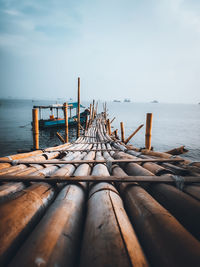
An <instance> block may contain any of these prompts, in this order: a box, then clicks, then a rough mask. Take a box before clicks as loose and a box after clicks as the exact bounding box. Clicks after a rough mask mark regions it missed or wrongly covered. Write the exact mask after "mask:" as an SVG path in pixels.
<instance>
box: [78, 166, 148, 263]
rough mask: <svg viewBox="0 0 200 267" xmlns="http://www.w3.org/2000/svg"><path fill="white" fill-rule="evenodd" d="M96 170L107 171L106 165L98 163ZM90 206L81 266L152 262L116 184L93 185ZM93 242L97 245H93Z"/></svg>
mask: <svg viewBox="0 0 200 267" xmlns="http://www.w3.org/2000/svg"><path fill="white" fill-rule="evenodd" d="M94 173H95V174H96V173H98V174H100V175H104V174H106V173H107V171H106V167H105V165H102V164H99V165H96V166H95V167H94V169H93V173H92V174H93V175H94ZM99 203H101V205H99ZM87 210H88V212H87V217H86V223H85V230H84V237H83V243H82V250H81V259H80V266H88V267H90V266H96V267H98V266H133V265H135V266H148V263H147V261H146V259H145V256H144V254H143V252H142V249H141V247H140V245H139V242H138V240H137V237H136V235H135V232H134V230H133V228H132V227H131V225H130V222H129V219H128V217H127V215H126V212H125V210H124V208H123V204H122V201H121V199H120V197H119V195H118V192H117V191H116V189H115V188H114V187H113V186H112V185H110V184H108V183H99V184H97V185H95V186H93V187H92V189H91V190H90V194H89V201H88V209H87ZM91 244H92V245H93V246H92V248H93V249H89V248H90V246H91ZM105 247H106V249H105ZM133 247H134V249H133ZM113 248H114V249H113Z"/></svg>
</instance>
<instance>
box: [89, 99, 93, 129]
mask: <svg viewBox="0 0 200 267" xmlns="http://www.w3.org/2000/svg"><path fill="white" fill-rule="evenodd" d="M91 120H92V104H90V119H89V124H91Z"/></svg>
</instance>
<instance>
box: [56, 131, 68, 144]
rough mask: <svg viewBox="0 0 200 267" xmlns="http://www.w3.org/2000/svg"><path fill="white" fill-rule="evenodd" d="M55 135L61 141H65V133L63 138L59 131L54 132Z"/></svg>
mask: <svg viewBox="0 0 200 267" xmlns="http://www.w3.org/2000/svg"><path fill="white" fill-rule="evenodd" d="M56 136H57V137H58V138H59V140H60V141H61V142H62V143H65V140H66V135H65V139H64V138H63V137H62V135H61V134H60V133H59V132H56Z"/></svg>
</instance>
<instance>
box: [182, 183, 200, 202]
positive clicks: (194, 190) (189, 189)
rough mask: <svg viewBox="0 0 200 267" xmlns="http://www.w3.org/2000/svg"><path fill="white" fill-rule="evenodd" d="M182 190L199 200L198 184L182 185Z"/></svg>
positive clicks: (199, 188)
mask: <svg viewBox="0 0 200 267" xmlns="http://www.w3.org/2000/svg"><path fill="white" fill-rule="evenodd" d="M183 191H184V192H185V193H187V194H189V195H190V196H192V197H194V198H196V199H197V200H200V186H199V184H194V185H187V186H184V187H183Z"/></svg>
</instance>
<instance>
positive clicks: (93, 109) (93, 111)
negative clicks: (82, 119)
mask: <svg viewBox="0 0 200 267" xmlns="http://www.w3.org/2000/svg"><path fill="white" fill-rule="evenodd" d="M94 105H95V100H94V99H93V102H92V121H93V120H94V114H95V106H94Z"/></svg>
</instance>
